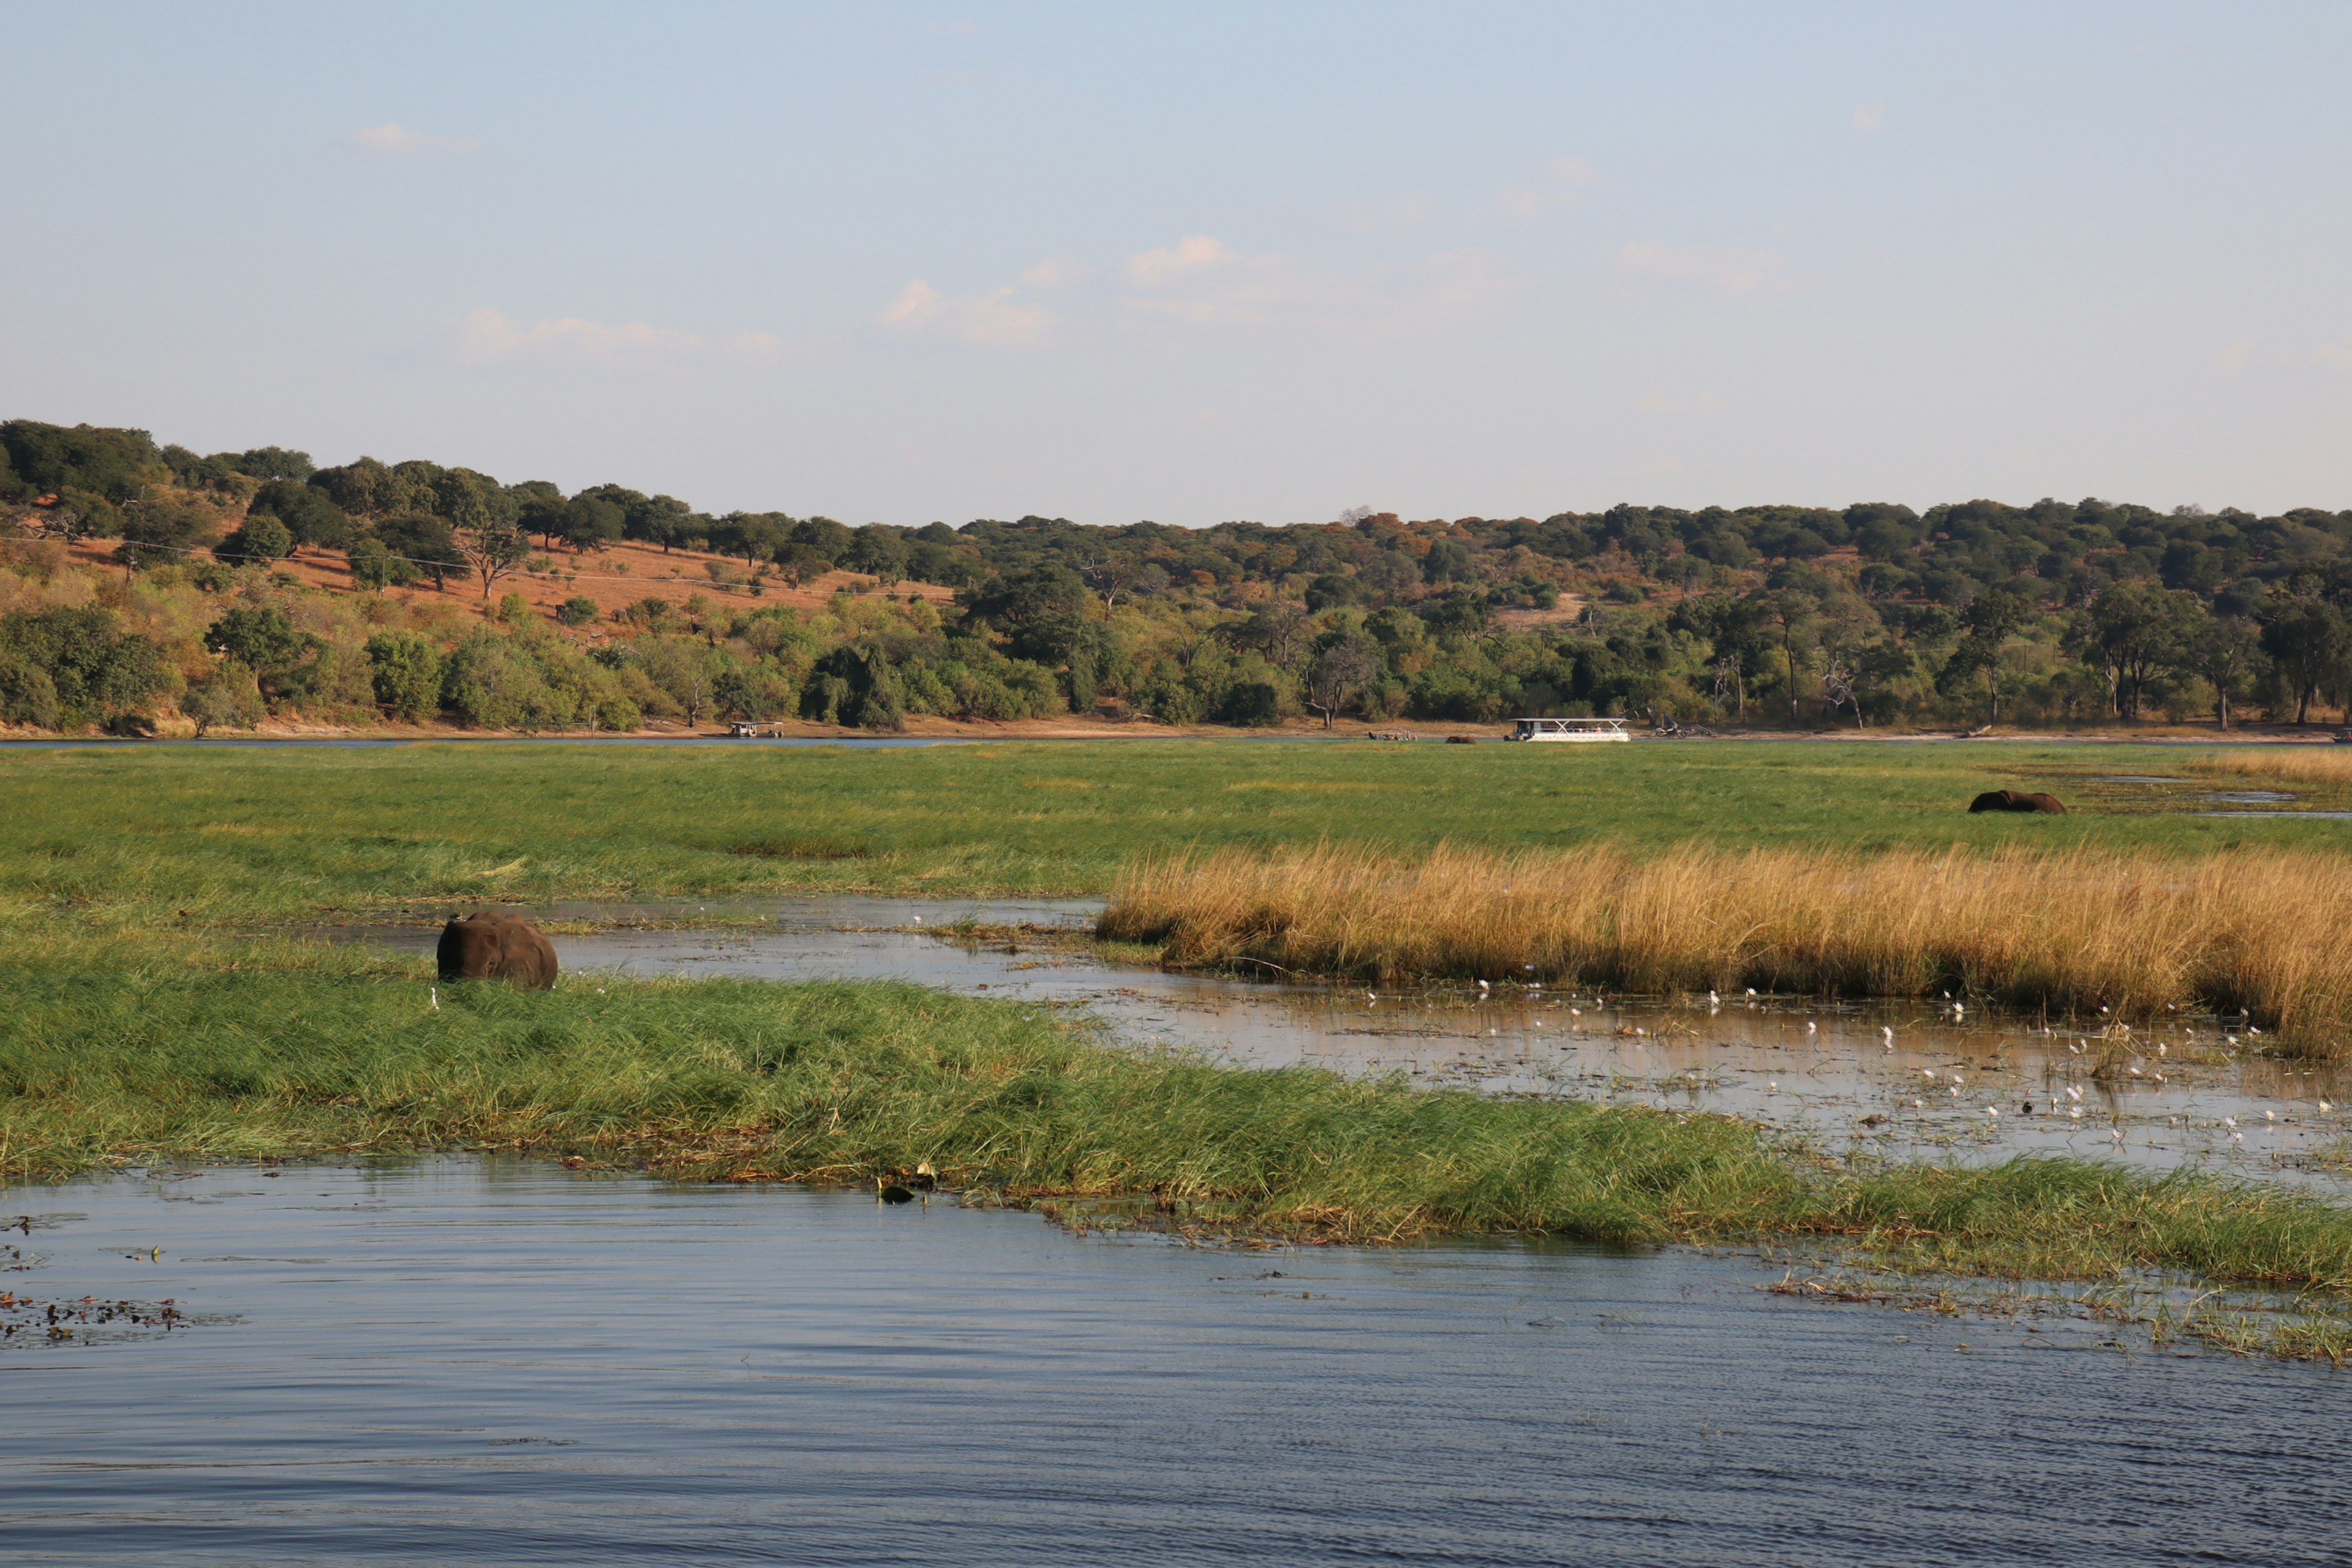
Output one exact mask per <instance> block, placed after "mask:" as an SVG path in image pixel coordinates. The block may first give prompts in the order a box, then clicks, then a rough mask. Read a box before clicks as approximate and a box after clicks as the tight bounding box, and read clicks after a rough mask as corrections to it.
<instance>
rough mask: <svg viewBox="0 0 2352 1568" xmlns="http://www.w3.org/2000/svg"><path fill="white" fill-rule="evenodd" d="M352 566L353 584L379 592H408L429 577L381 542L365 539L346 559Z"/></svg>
mask: <svg viewBox="0 0 2352 1568" xmlns="http://www.w3.org/2000/svg"><path fill="white" fill-rule="evenodd" d="M346 559H348V560H349V561H350V563H351V568H352V583H353V584H357V585H359V586H362V587H369V588H374V589H377V590H379V591H381V590H383V589H385V588H404V587H406V586H408V584H411V583H414V582H416V581H418V580H419V579H420V578H422V577H423V576H424V575H425V574H423V573H422V572H419V571H418V570H417V569H416V567H415V563H413V562H410V561H407V560H405V559H404V558H402V557H401V556H398V555H394V553H393V552H392V551H391V549H390V547H389V546H387V545H386V544H385V543H384V542H383V540H381V539H362V540H361V541H360V542H358V543H356V544H354V545H352V548H351V551H350V553H349V555H348V556H347V557H346Z"/></svg>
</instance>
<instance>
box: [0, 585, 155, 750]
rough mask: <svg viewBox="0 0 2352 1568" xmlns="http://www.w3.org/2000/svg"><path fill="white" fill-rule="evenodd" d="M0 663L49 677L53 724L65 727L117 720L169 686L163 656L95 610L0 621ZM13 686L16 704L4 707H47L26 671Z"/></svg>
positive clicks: (19, 615)
mask: <svg viewBox="0 0 2352 1568" xmlns="http://www.w3.org/2000/svg"><path fill="white" fill-rule="evenodd" d="M0 662H15V663H19V664H21V665H28V666H30V667H32V668H34V669H36V670H37V671H39V672H40V673H41V674H43V675H45V676H46V677H47V679H48V682H49V689H50V692H51V693H52V694H53V695H54V698H55V701H56V707H55V709H54V710H52V717H51V722H54V723H60V724H77V723H87V722H89V721H93V720H102V719H113V718H117V717H120V716H121V715H122V714H124V713H127V712H130V711H131V710H133V709H134V708H135V707H136V706H137V705H138V704H140V703H142V702H143V701H145V700H147V699H148V698H150V697H152V696H154V695H155V694H156V693H157V692H159V691H161V690H163V689H164V688H165V687H166V686H167V685H169V684H170V677H169V676H167V675H166V674H165V673H164V669H163V652H162V650H161V649H159V648H158V647H156V646H155V645H154V644H153V643H152V642H150V641H148V640H147V639H146V638H145V637H141V636H139V635H138V634H137V633H135V632H124V631H121V630H119V629H117V627H116V626H115V623H114V616H112V615H111V614H110V613H109V612H108V611H105V610H101V609H95V608H82V609H67V608H63V607H59V608H56V609H47V610H40V611H30V610H18V611H16V613H14V614H12V615H8V616H0ZM11 684H13V687H14V689H15V695H14V697H13V698H7V699H0V700H12V701H14V702H15V703H16V705H17V706H18V707H20V708H26V709H32V708H38V707H40V706H42V702H43V700H42V698H41V695H40V689H39V683H38V682H37V681H33V680H31V679H29V678H27V677H26V675H25V674H24V673H23V671H22V670H21V669H19V671H18V672H17V674H16V677H15V678H14V679H13V682H12V683H11ZM19 722H38V721H19Z"/></svg>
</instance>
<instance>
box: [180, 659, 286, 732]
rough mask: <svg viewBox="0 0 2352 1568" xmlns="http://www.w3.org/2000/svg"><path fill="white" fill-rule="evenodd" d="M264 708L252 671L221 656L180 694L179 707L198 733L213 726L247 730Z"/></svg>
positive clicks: (258, 718)
mask: <svg viewBox="0 0 2352 1568" xmlns="http://www.w3.org/2000/svg"><path fill="white" fill-rule="evenodd" d="M180 711H181V712H182V713H183V714H184V715H186V716H187V717H188V718H189V719H191V720H193V721H194V723H195V726H196V734H197V735H198V736H199V737H202V736H203V735H204V734H205V733H206V732H207V731H213V730H250V729H252V728H253V727H254V726H255V725H256V724H258V723H260V722H261V717H262V714H263V713H264V712H265V711H266V709H265V708H264V707H263V705H262V700H261V687H260V684H259V683H258V682H257V681H256V680H255V679H254V677H253V671H252V670H251V669H250V668H247V666H246V665H245V664H243V663H241V662H239V661H238V660H236V659H234V658H224V659H222V660H221V661H220V663H218V664H217V665H215V666H214V667H213V668H212V669H211V671H210V672H209V673H207V674H206V675H205V677H204V679H201V680H198V681H196V682H194V684H192V685H191V686H190V687H189V688H188V689H187V690H185V691H184V692H182V693H181V694H180Z"/></svg>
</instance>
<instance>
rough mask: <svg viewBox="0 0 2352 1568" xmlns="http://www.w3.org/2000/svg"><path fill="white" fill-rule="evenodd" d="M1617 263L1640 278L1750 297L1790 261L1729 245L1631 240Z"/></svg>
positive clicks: (1619, 255)
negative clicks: (1657, 279)
mask: <svg viewBox="0 0 2352 1568" xmlns="http://www.w3.org/2000/svg"><path fill="white" fill-rule="evenodd" d="M1617 264H1618V265H1619V266H1620V267H1622V268H1624V269H1625V270H1626V271H1628V272H1631V273H1633V274H1635V275H1636V276H1638V277H1644V278H1664V279H1673V280H1674V281H1676V282H1684V283H1704V284H1707V285H1710V286H1712V287H1714V288H1717V289H1725V290H1727V291H1728V292H1730V293H1734V294H1748V293H1753V292H1754V291H1755V290H1757V289H1761V288H1764V287H1765V286H1766V285H1767V284H1769V283H1771V282H1773V281H1774V279H1775V277H1776V275H1777V274H1778V273H1779V272H1780V268H1784V267H1786V266H1787V265H1788V259H1787V258H1785V257H1780V256H1773V255H1769V254H1768V253H1766V252H1763V251H1758V250H1741V249H1739V248H1738V247H1736V246H1728V245H1693V246H1671V245H1661V244H1659V243H1657V242H1656V241H1654V240H1651V241H1643V240H1629V241H1627V242H1626V245H1625V248H1624V249H1622V250H1621V251H1619V252H1618V253H1617Z"/></svg>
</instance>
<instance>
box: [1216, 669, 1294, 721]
mask: <svg viewBox="0 0 2352 1568" xmlns="http://www.w3.org/2000/svg"><path fill="white" fill-rule="evenodd" d="M1218 717H1219V718H1221V719H1223V721H1225V722H1226V723H1228V724H1239V725H1242V726H1244V728H1248V729H1264V728H1266V727H1267V726H1270V725H1274V724H1279V723H1281V722H1282V693H1281V691H1280V690H1279V689H1276V687H1275V685H1274V683H1273V682H1271V681H1266V680H1244V681H1238V682H1236V683H1235V684H1234V687H1233V689H1231V690H1229V691H1227V692H1226V693H1225V706H1224V710H1223V712H1222V713H1220V714H1219V715H1218Z"/></svg>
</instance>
